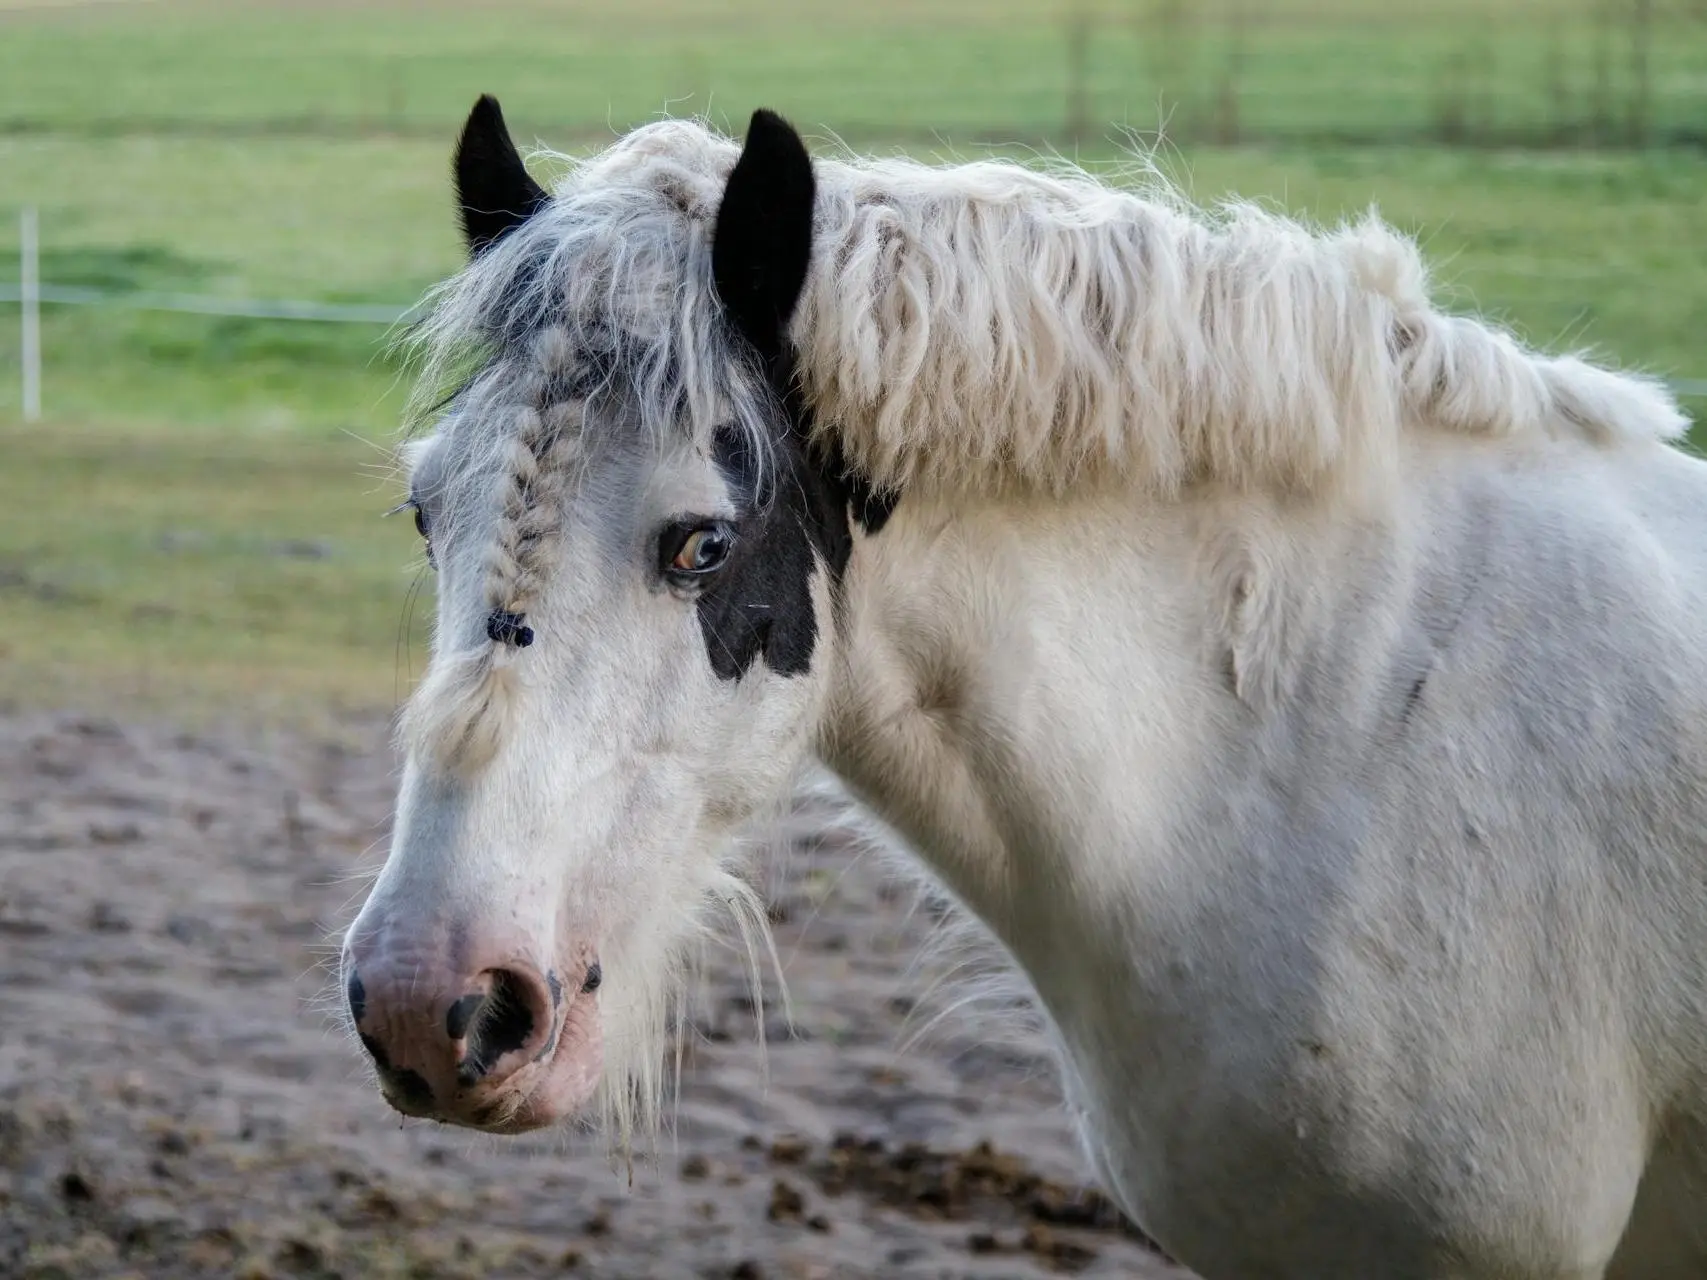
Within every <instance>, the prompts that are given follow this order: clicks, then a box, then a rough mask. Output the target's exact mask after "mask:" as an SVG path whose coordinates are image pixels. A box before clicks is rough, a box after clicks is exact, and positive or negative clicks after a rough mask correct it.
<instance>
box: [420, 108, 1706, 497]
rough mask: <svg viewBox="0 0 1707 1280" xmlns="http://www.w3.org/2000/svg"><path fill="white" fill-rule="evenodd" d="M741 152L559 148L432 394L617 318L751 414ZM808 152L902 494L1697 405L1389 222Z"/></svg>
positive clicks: (867, 450)
mask: <svg viewBox="0 0 1707 1280" xmlns="http://www.w3.org/2000/svg"><path fill="white" fill-rule="evenodd" d="M738 153H739V144H738V143H736V142H735V141H733V140H731V139H729V138H727V137H725V136H723V135H721V134H719V133H717V132H715V131H713V130H711V129H708V128H707V127H705V126H704V125H702V124H700V123H696V122H688V121H666V122H661V123H656V124H652V125H648V126H646V127H644V128H640V129H637V130H635V131H634V132H632V133H630V134H628V135H627V136H625V137H624V138H622V139H621V140H619V141H618V142H617V143H616V144H615V145H613V146H612V147H610V148H609V149H608V150H606V151H604V152H602V153H600V154H598V155H595V156H593V157H591V158H590V159H587V160H585V161H581V162H573V161H569V160H567V159H565V158H563V157H557V161H558V162H559V163H562V164H564V165H566V166H567V167H568V173H567V176H566V177H565V178H564V179H563V180H562V181H561V182H560V183H559V185H558V189H557V193H556V196H555V198H554V200H553V202H552V204H551V205H550V206H549V207H548V208H547V209H545V210H543V211H542V212H541V213H540V214H538V215H536V216H535V217H534V218H533V219H532V220H531V221H530V222H529V223H527V224H525V225H524V226H522V227H521V228H519V229H518V230H517V231H516V232H515V233H514V234H513V235H512V236H510V237H508V238H507V239H506V241H505V242H503V243H501V244H500V245H499V246H498V248H497V250H495V251H494V252H491V253H489V254H487V255H486V256H485V257H484V258H482V259H481V260H479V261H477V262H476V263H474V264H473V265H472V266H471V267H470V268H469V269H468V270H466V271H465V272H463V274H462V275H461V276H459V277H457V278H456V279H455V280H453V281H451V282H450V283H449V284H448V285H447V286H445V288H444V290H443V291H442V292H441V294H440V296H439V299H438V304H439V305H438V306H437V308H436V310H435V312H434V314H433V315H432V316H431V317H429V319H428V321H427V322H426V323H425V325H424V326H423V328H422V330H421V331H420V333H419V334H418V335H417V340H418V341H419V342H420V343H421V344H422V345H423V346H424V347H425V349H426V350H427V352H428V355H429V361H428V365H429V374H430V376H429V377H428V378H427V379H425V380H424V385H425V386H426V387H428V388H429V389H430V388H434V387H437V388H441V389H442V387H443V385H444V379H445V378H446V377H447V376H448V375H449V374H450V373H451V372H452V371H453V370H454V369H455V368H456V365H457V360H458V359H460V358H462V356H461V354H459V353H465V352H466V350H467V347H468V343H469V342H470V340H475V341H479V342H483V343H485V344H486V346H487V349H490V346H491V343H492V341H493V340H494V338H496V339H497V340H498V341H499V344H500V345H503V343H504V342H505V341H506V340H509V341H516V340H519V338H520V337H522V336H523V335H526V334H528V333H530V332H533V331H537V330H538V329H539V328H540V327H541V326H542V325H544V324H546V323H556V324H560V325H561V324H567V325H568V326H569V329H570V335H571V337H572V338H573V337H574V336H575V334H576V332H577V331H578V330H580V331H586V332H596V333H597V334H598V335H600V336H599V338H598V341H600V342H603V343H609V342H610V341H611V338H610V334H611V333H612V331H613V329H614V330H615V331H616V332H618V333H619V334H624V335H626V340H627V341H629V342H630V343H631V344H632V348H633V349H632V351H631V352H629V353H628V354H629V355H630V357H631V358H630V359H628V360H626V361H623V363H625V364H626V365H627V366H628V367H629V369H630V370H631V371H632V372H634V373H635V374H636V378H637V385H638V386H639V388H640V390H639V395H640V400H641V402H642V405H643V406H645V407H650V408H651V409H652V411H653V412H651V413H648V414H646V415H645V416H647V417H649V418H651V419H652V420H654V421H658V420H660V419H666V418H676V419H678V420H679V418H680V416H681V412H682V411H686V413H687V416H688V417H689V419H690V429H693V430H704V429H708V428H709V427H710V426H711V425H713V424H711V423H709V422H706V421H704V420H703V419H704V418H705V417H706V416H707V415H709V414H711V413H713V412H715V411H720V412H723V413H724V414H725V415H727V413H728V411H729V406H730V404H731V403H733V404H735V406H736V409H737V416H738V417H739V418H741V419H742V420H748V418H749V415H748V413H747V412H745V410H746V409H747V408H748V407H749V403H750V401H751V396H750V395H747V394H742V389H740V388H734V387H731V386H729V385H728V379H729V378H730V377H731V376H733V375H731V374H730V373H728V372H727V370H728V367H729V362H728V360H727V347H726V341H727V339H726V335H724V333H723V330H724V328H726V326H725V325H724V324H723V322H722V317H721V311H720V308H719V307H718V305H717V302H716V299H715V296H714V294H713V291H712V288H711V282H710V237H711V230H712V226H713V223H714V220H715V217H716V211H717V207H718V202H719V199H720V196H721V193H722V188H723V184H724V182H725V180H726V178H727V176H728V173H729V171H730V169H731V168H732V167H733V165H734V162H735V159H736V157H737V155H738ZM815 163H816V168H817V174H818V201H817V216H816V225H815V233H814V234H815V239H814V248H813V258H812V266H811V273H810V278H809V281H808V284H807V288H806V294H805V297H804V298H803V300H802V303H801V306H800V309H799V311H798V312H797V314H796V317H795V321H794V325H793V337H794V340H795V342H796V344H797V347H798V351H799V376H800V377H801V380H802V382H803V384H804V387H805V389H806V391H807V393H808V396H809V399H810V401H811V403H812V407H813V410H814V415H815V430H816V431H817V432H818V433H819V434H820V435H822V436H826V437H828V436H833V437H835V438H836V440H837V441H838V442H839V444H840V446H841V449H842V452H843V455H844V456H845V457H846V458H847V459H848V460H849V462H850V463H852V464H853V465H854V466H856V467H858V468H859V469H860V470H862V471H863V472H864V473H865V474H866V475H867V476H868V477H869V478H870V480H871V481H873V482H874V483H875V484H877V485H878V486H880V487H883V488H890V489H897V488H906V487H910V486H915V485H925V486H930V487H940V488H948V489H953V488H957V487H959V488H965V487H976V488H991V487H1002V486H1005V485H1009V484H1014V483H1018V484H1021V485H1035V486H1041V487H1043V488H1046V489H1050V490H1057V491H1059V490H1062V489H1065V488H1066V487H1068V486H1070V485H1072V484H1074V483H1075V482H1078V481H1080V480H1091V479H1095V478H1096V476H1097V474H1098V473H1102V474H1105V475H1107V474H1112V475H1113V476H1115V477H1118V478H1120V479H1122V480H1124V481H1126V482H1129V483H1133V484H1136V485H1139V486H1142V487H1144V488H1146V489H1149V490H1152V491H1161V492H1164V493H1166V492H1172V491H1175V490H1177V489H1178V488H1179V487H1180V486H1182V485H1185V484H1189V483H1193V482H1197V481H1203V480H1218V481H1222V482H1226V483H1230V484H1233V485H1235V486H1241V487H1244V486H1270V487H1274V486H1278V487H1285V488H1293V489H1298V488H1311V487H1314V486H1316V485H1319V484H1321V483H1323V482H1324V481H1327V480H1331V479H1332V478H1334V477H1336V476H1344V475H1346V474H1347V473H1351V474H1353V475H1356V474H1358V473H1362V474H1381V473H1384V472H1386V471H1387V470H1388V469H1389V468H1390V467H1391V464H1392V461H1393V459H1394V456H1395V453H1396V444H1397V441H1398V438H1399V435H1400V433H1401V432H1403V431H1407V430H1424V431H1440V432H1449V433H1459V434H1464V435H1480V436H1524V435H1530V436H1537V437H1561V436H1577V437H1580V438H1587V439H1591V440H1596V441H1601V442H1611V441H1616V440H1624V439H1664V438H1670V437H1673V436H1676V435H1678V434H1680V433H1681V432H1682V431H1683V430H1684V429H1685V427H1686V426H1687V421H1686V419H1685V418H1684V417H1683V415H1682V414H1681V413H1680V412H1679V410H1678V408H1677V406H1676V404H1675V402H1674V400H1673V399H1672V398H1671V396H1670V395H1669V393H1668V392H1667V391H1666V390H1665V389H1664V388H1663V387H1662V386H1661V385H1660V384H1658V383H1657V382H1655V381H1652V380H1648V379H1644V378H1640V377H1635V376H1631V375H1627V374H1618V373H1613V372H1610V371H1608V370H1605V369H1602V368H1598V367H1596V366H1594V365H1592V364H1589V363H1587V362H1586V361H1584V360H1582V359H1579V358H1576V357H1572V356H1562V357H1546V356H1542V355H1538V354H1536V353H1534V352H1532V351H1530V350H1528V349H1526V348H1525V347H1523V346H1522V345H1521V344H1520V343H1518V342H1517V341H1516V340H1515V339H1514V338H1512V337H1511V336H1510V335H1508V334H1506V333H1504V332H1502V331H1500V330H1498V329H1496V328H1494V327H1492V326H1490V325H1488V324H1486V323H1483V322H1482V321H1479V320H1475V319H1468V318H1463V317H1457V316H1451V315H1447V314H1445V313H1443V312H1441V311H1440V310H1438V309H1436V307H1435V306H1434V305H1433V304H1432V303H1431V301H1430V299H1429V293H1428V287H1427V275H1426V270H1425V267H1424V265H1423V262H1422V258H1421V255H1420V254H1419V252H1418V250H1417V248H1416V246H1415V244H1414V243H1413V242H1412V241H1411V240H1410V239H1408V238H1407V237H1405V236H1403V235H1401V234H1400V233H1398V232H1396V231H1395V230H1393V229H1392V228H1390V227H1388V226H1386V225H1385V224H1384V223H1382V222H1381V221H1380V220H1379V219H1377V218H1376V217H1374V216H1373V215H1371V216H1369V217H1367V218H1365V219H1363V220H1362V221H1360V222H1358V223H1356V224H1354V225H1344V226H1341V227H1339V228H1337V229H1334V230H1331V231H1326V232H1323V231H1317V230H1313V229H1311V228H1308V227H1306V226H1304V225H1302V224H1300V223H1298V222H1296V221H1293V220H1290V219H1288V218H1284V217H1281V216H1277V215H1275V214H1272V213H1268V212H1265V211H1263V210H1260V209H1258V208H1256V207H1254V206H1252V205H1249V204H1240V203H1234V204H1229V205H1225V206H1223V207H1221V208H1219V209H1218V210H1216V211H1214V212H1213V213H1208V212H1204V211H1202V210H1198V209H1194V208H1192V207H1191V206H1190V205H1188V204H1187V202H1186V201H1185V200H1184V199H1183V198H1181V197H1180V196H1179V195H1178V194H1177V193H1176V192H1174V191H1173V190H1171V189H1170V188H1168V187H1167V186H1166V185H1165V184H1164V183H1163V182H1161V180H1160V179H1157V178H1151V179H1150V180H1148V181H1147V182H1146V183H1145V184H1144V185H1143V188H1142V189H1132V190H1125V189H1119V188H1116V187H1113V186H1110V185H1107V184H1105V183H1103V182H1101V181H1099V180H1098V179H1096V178H1094V177H1093V176H1091V175H1090V174H1088V173H1086V172H1084V171H1082V170H1080V169H1077V168H1075V167H1072V166H1070V165H1066V164H1064V163H1057V164H1056V165H1055V166H1054V167H1053V169H1052V170H1051V171H1049V172H1039V171H1036V170H1033V169H1028V168H1025V167H1022V166H1020V165H1018V164H1014V163H1009V162H1005V161H998V160H986V161H978V162H974V163H969V164H961V165H954V166H930V165H926V164H921V163H917V162H914V161H910V160H902V159H878V160H873V159H862V158H854V157H849V156H845V155H844V156H832V157H821V158H819V159H818V160H817V161H816V162H815ZM504 335H509V338H508V339H506V338H505V337H504ZM429 394H431V392H430V391H429ZM714 405H717V406H720V409H718V410H714V409H713V406H714ZM749 425H752V426H754V427H755V429H757V427H758V423H757V422H756V421H751V422H749Z"/></svg>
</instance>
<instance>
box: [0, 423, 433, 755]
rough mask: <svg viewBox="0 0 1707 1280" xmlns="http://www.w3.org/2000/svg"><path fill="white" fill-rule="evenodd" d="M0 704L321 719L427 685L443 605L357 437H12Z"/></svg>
mask: <svg viewBox="0 0 1707 1280" xmlns="http://www.w3.org/2000/svg"><path fill="white" fill-rule="evenodd" d="M0 457H3V458H4V459H5V465H4V466H0V705H3V704H6V703H11V704H22V705H50V706H61V705H76V706H82V707H86V708H89V709H93V710H108V709H111V708H114V707H118V708H123V709H124V710H127V711H134V710H137V709H140V710H143V711H146V712H150V713H154V714H160V715H166V716H171V717H173V718H175V719H178V720H186V719H188V720H201V719H206V718H208V717H210V716H227V715H235V716H237V717H240V718H242V719H244V720H252V721H282V722H295V723H318V722H320V721H322V720H323V718H324V717H326V716H327V715H328V713H332V714H336V713H337V712H340V711H352V712H355V711H364V710H371V709H373V708H376V707H382V706H388V705H390V704H391V703H392V702H393V701H394V700H395V698H396V697H397V695H398V694H399V693H401V692H403V691H405V690H406V689H407V687H408V684H409V681H410V679H411V677H412V675H413V674H418V671H419V667H420V663H421V659H422V656H423V654H424V647H423V646H424V635H425V625H426V622H427V617H426V615H427V613H428V612H429V610H430V594H429V595H428V597H427V598H426V599H424V600H422V601H421V602H420V607H419V608H414V609H411V608H410V607H409V606H410V603H411V602H410V600H409V594H410V587H411V584H412V583H413V582H414V581H415V579H416V576H417V572H418V570H419V569H420V568H421V567H422V565H421V557H420V553H419V547H418V544H417V541H416V538H415V533H414V529H413V528H412V527H411V526H410V525H409V522H408V521H407V520H406V519H395V520H383V519H381V518H380V517H381V513H382V512H383V511H384V510H385V509H386V507H388V506H390V505H391V504H392V502H394V501H395V495H394V492H393V488H392V486H391V485H390V484H389V483H388V482H387V481H386V479H385V477H384V475H383V474H382V472H383V470H384V469H385V468H384V466H383V463H384V460H383V459H382V458H381V457H380V455H378V454H376V453H374V452H373V450H372V449H371V448H370V447H369V446H367V445H364V444H361V443H359V442H356V441H353V440H350V439H348V438H339V437H331V438H325V439H313V438H308V437H303V436H297V435H286V436H281V437H275V438H266V437H260V436H256V435H253V434H248V435H245V434H238V435H235V436H233V437H232V438H230V439H228V440H223V441H220V440H210V439H208V438H205V437H197V436H182V435H176V436H175V435H168V434H165V433H159V432H154V433H149V434H145V435H136V434H132V433H128V432H123V431H115V430H113V429H111V428H104V429H80V428H77V427H74V426H70V425H67V424H64V423H55V424H53V426H52V427H51V428H50V429H45V430H42V429H34V430H25V429H23V428H20V427H16V426H12V427H5V428H0Z"/></svg>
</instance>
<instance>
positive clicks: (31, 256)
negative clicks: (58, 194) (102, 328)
mask: <svg viewBox="0 0 1707 1280" xmlns="http://www.w3.org/2000/svg"><path fill="white" fill-rule="evenodd" d="M37 231H38V227H37V222H36V209H35V206H34V205H26V206H25V207H24V209H23V211H22V212H21V213H19V215H18V297H19V305H20V307H21V309H22V311H23V330H24V338H23V351H22V352H21V353H20V354H21V355H22V357H23V360H22V363H23V367H24V421H25V422H37V421H40V419H41V265H40V262H39V254H40V246H39V245H38V243H37V240H38V236H37Z"/></svg>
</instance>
